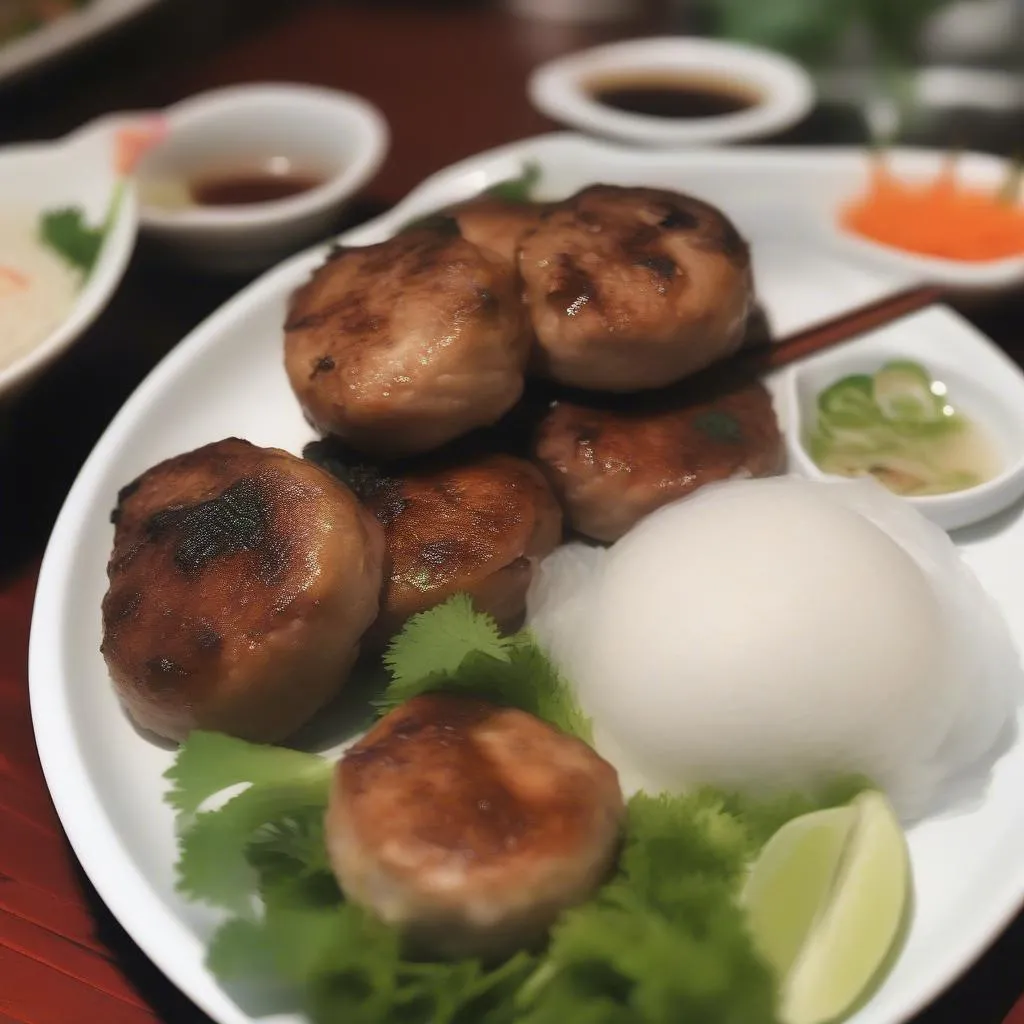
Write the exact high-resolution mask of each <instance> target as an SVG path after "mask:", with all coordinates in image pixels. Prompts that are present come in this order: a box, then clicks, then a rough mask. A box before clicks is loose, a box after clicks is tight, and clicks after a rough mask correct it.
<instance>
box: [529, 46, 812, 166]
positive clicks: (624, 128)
mask: <svg viewBox="0 0 1024 1024" xmlns="http://www.w3.org/2000/svg"><path fill="white" fill-rule="evenodd" d="M529 93H530V99H531V101H532V102H533V104H534V106H535V107H537V108H538V109H539V110H540V111H541V112H542V113H544V114H546V115H547V116H548V117H551V118H553V119H554V120H556V121H561V122H563V123H564V124H568V125H571V126H572V127H574V128H577V129H579V130H581V131H585V132H590V133H593V134H596V135H604V136H609V137H611V138H616V139H621V140H623V141H626V142H634V143H639V144H640V145H648V146H694V145H709V144H714V143H724V142H736V141H739V140H741V139H748V138H755V137H758V136H762V135H769V134H771V133H773V132H777V131H781V130H782V129H783V128H788V127H789V126H790V125H793V124H795V123H796V122H797V121H800V120H801V119H802V118H803V117H804V116H805V115H806V114H807V113H808V111H810V109H811V107H812V106H813V104H814V88H813V85H812V83H811V79H810V76H809V75H807V73H806V72H805V71H804V70H803V69H802V68H801V67H800V66H799V65H798V64H796V63H794V62H793V61H790V60H789V59H787V58H785V57H782V56H780V55H778V54H775V53H771V52H769V51H768V50H761V49H757V48H755V47H751V46H745V45H739V44H733V43H724V42H716V41H712V40H706V39H699V38H696V37H690V36H670V37H665V38H651V39H635V40H630V41H628V42H623V43H612V44H610V45H608V46H600V47H597V48H595V49H591V50H584V51H582V52H580V53H575V54H571V55H569V56H568V57H563V58H560V59H558V60H554V61H551V62H550V63H548V64H544V65H542V66H541V67H540V68H538V69H537V70H536V71H535V72H534V73H533V75H532V76H531V78H530V82H529Z"/></svg>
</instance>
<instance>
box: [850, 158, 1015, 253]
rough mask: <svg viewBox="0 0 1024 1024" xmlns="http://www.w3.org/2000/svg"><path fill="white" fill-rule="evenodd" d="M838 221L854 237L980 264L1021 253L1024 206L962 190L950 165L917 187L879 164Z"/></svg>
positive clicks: (994, 195) (998, 195) (999, 196)
mask: <svg viewBox="0 0 1024 1024" xmlns="http://www.w3.org/2000/svg"><path fill="white" fill-rule="evenodd" d="M840 219H841V223H842V224H843V226H844V227H845V228H847V230H849V231H852V232H854V233H855V234H858V235H862V236H863V237H865V238H870V239H871V240H872V241H875V242H882V243H883V244H884V245H891V246H893V247H894V248H897V249H903V250H906V251H907V252H915V253H921V254H923V255H926V256H939V257H942V258H944V259H948V260H964V261H971V262H981V261H985V260H998V259H1005V258H1007V257H1011V256H1021V255H1024V207H1022V206H1021V205H1020V204H1019V203H1017V202H1014V201H1007V200H1006V199H1005V198H1003V197H1002V196H1001V195H1000V193H999V191H998V190H997V191H996V192H993V193H987V192H981V191H979V190H976V189H969V188H967V187H965V186H964V185H962V184H961V183H960V182H958V181H957V179H956V173H955V169H954V167H953V166H952V162H950V164H949V165H948V166H947V167H946V168H945V169H944V170H943V171H942V173H941V174H939V175H938V176H937V177H936V178H935V180H934V181H931V182H926V183H924V184H919V183H910V182H905V181H900V180H899V179H898V178H895V177H894V176H893V175H892V174H891V172H890V171H889V169H888V168H887V167H886V166H885V165H884V164H883V163H881V162H880V161H879V162H878V163H877V164H876V165H875V168H874V170H873V172H872V175H871V180H870V182H869V185H868V188H867V190H866V191H865V193H864V194H863V195H861V196H859V197H858V198H857V199H855V200H854V201H853V202H851V203H849V204H848V205H847V206H846V207H845V208H844V209H843V210H842V213H841V217H840Z"/></svg>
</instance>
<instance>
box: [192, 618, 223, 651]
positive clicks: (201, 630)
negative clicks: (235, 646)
mask: <svg viewBox="0 0 1024 1024" xmlns="http://www.w3.org/2000/svg"><path fill="white" fill-rule="evenodd" d="M192 636H193V639H194V640H195V644H196V647H198V648H199V650H201V651H219V650H220V649H221V647H222V646H223V644H224V638H223V637H222V636H221V635H220V633H218V632H217V630H215V629H214V628H213V627H212V626H211V625H209V623H205V622H204V623H201V624H200V625H199V626H198V628H197V629H196V630H195V632H194V633H193V635H192Z"/></svg>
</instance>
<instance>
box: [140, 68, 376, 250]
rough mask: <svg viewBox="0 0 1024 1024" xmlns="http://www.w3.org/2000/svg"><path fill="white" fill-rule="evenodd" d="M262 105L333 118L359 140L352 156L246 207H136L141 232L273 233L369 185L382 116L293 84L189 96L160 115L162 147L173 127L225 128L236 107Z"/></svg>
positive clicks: (357, 101)
mask: <svg viewBox="0 0 1024 1024" xmlns="http://www.w3.org/2000/svg"><path fill="white" fill-rule="evenodd" d="M268 100H275V101H282V100H283V101H285V102H287V103H291V104H292V105H293V106H294V107H295V109H296V111H299V110H301V109H305V110H307V111H309V112H311V113H312V114H313V115H314V116H315V117H317V119H318V120H322V121H326V120H328V119H329V118H331V117H333V118H334V119H335V120H337V121H338V123H339V127H342V121H344V122H345V124H344V126H343V127H342V130H346V129H347V130H348V131H350V132H351V131H352V130H353V129H354V130H355V133H356V134H357V135H358V136H359V137H358V138H357V140H356V142H357V144H356V146H355V147H354V154H355V155H354V156H353V157H352V159H350V160H349V161H348V162H346V163H345V164H344V165H342V166H339V167H337V168H335V169H334V171H333V172H332V173H330V174H329V176H328V177H327V178H326V179H325V180H324V181H323V182H322V183H321V184H319V185H317V186H316V187H314V188H311V189H308V190H307V191H305V192H301V193H298V194H297V195H294V196H288V197H286V198H284V199H278V200H273V201H271V202H266V203H253V204H251V205H246V206H225V207H209V206H205V207H202V206H194V207H193V206H190V207H187V208H186V209H183V210H162V209H160V208H158V207H155V206H148V205H142V207H141V209H140V214H139V217H140V221H141V223H142V225H143V227H146V226H153V227H159V228H163V229H165V230H175V229H180V230H181V231H188V230H194V229H204V228H214V229H217V230H219V231H220V230H222V231H232V230H236V231H246V230H250V229H253V228H265V227H274V226H275V225H278V224H285V223H287V222H290V221H294V220H301V219H302V218H303V217H306V216H309V215H311V214H315V213H317V212H319V211H321V210H323V209H326V208H327V207H330V206H332V205H333V204H335V203H337V202H338V201H339V200H340V199H343V198H344V197H346V196H348V195H350V194H352V193H354V192H355V191H356V190H357V189H359V188H360V187H361V186H362V185H364V184H365V183H366V182H367V181H369V179H370V178H371V177H372V176H373V174H374V173H375V172H376V170H377V168H378V167H379V166H380V164H381V161H382V160H383V158H384V154H385V151H386V149H387V145H388V141H389V137H390V133H389V130H388V125H387V121H386V120H385V119H384V115H383V114H382V113H381V112H380V111H379V110H378V109H377V108H376V107H375V106H374V105H373V104H372V103H370V102H369V101H368V100H365V99H363V98H362V97H361V96H356V95H355V94H354V93H349V92H341V91H339V90H336V89H327V88H323V87H320V86H314V85H304V84H297V83H293V82H264V83H259V84H255V85H234V86H228V87H227V88H224V89H215V90H212V91H209V92H203V93H197V94H196V95H194V96H189V97H188V98H187V99H185V100H182V101H181V102H180V103H176V104H174V105H173V106H170V107H167V108H166V109H165V110H164V111H163V112H162V114H163V116H164V117H166V118H167V120H168V125H169V129H170V134H169V137H168V139H167V141H166V142H165V143H163V144H162V145H163V146H165V147H167V150H168V151H171V150H172V149H173V147H174V129H175V127H176V126H177V127H180V128H184V127H187V126H189V125H191V124H196V123H198V122H200V121H209V120H211V119H215V118H222V119H223V120H224V122H225V124H229V123H230V121H231V119H232V116H233V112H234V111H236V110H238V109H239V108H240V107H242V106H248V105H251V104H254V103H257V104H258V103H261V102H266V101H268ZM285 155H287V154H285Z"/></svg>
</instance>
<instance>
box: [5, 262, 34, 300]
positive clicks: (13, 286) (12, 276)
mask: <svg viewBox="0 0 1024 1024" xmlns="http://www.w3.org/2000/svg"><path fill="white" fill-rule="evenodd" d="M28 285H29V279H28V278H27V277H26V276H25V275H24V274H23V273H22V272H21V271H20V270H17V269H15V268H14V267H5V266H0V295H5V294H6V295H9V294H11V293H12V292H20V291H24V290H25V289H26V288H27V287H28Z"/></svg>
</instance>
